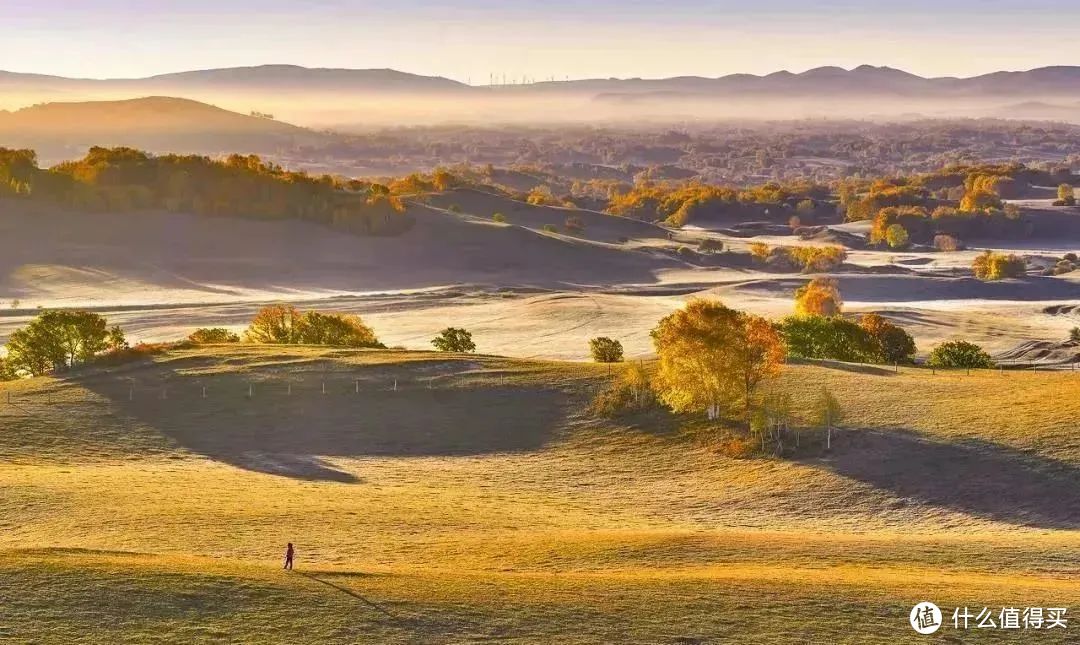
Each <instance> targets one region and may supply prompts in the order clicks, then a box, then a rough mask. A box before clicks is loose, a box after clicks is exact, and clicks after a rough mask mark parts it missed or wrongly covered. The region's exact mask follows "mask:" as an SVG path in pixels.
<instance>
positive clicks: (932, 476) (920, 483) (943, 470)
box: [806, 430, 1080, 529]
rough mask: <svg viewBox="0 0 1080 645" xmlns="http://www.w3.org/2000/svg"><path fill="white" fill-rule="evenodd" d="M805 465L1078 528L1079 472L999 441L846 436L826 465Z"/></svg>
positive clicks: (985, 510) (1040, 523) (983, 512)
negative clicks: (953, 441) (1001, 443)
mask: <svg viewBox="0 0 1080 645" xmlns="http://www.w3.org/2000/svg"><path fill="white" fill-rule="evenodd" d="M806 462H807V463H810V464H812V465H814V466H816V467H821V468H826V469H829V470H832V471H833V472H836V473H837V474H839V475H843V476H844V477H848V478H851V479H854V480H856V481H861V482H864V483H867V484H870V485H872V486H874V487H875V488H879V489H882V490H886V491H889V492H891V493H892V494H894V495H897V496H899V497H903V498H907V499H910V500H914V501H917V502H920V503H924V504H930V505H933V506H939V507H942V508H947V509H950V510H954V511H959V512H962V513H967V514H969V515H973V516H976V517H981V518H985V519H990V520H995V521H999V522H1007V523H1009V524H1016V525H1021V526H1031V527H1038V528H1045V529H1078V528H1080V494H1078V492H1077V491H1080V468H1077V467H1076V466H1073V465H1071V464H1067V463H1065V462H1061V461H1057V460H1054V459H1048V458H1046V457H1040V456H1037V455H1032V454H1029V453H1025V452H1021V451H1019V450H1016V449H1013V448H1009V447H1006V446H1002V445H998V444H994V443H989V442H982V441H970V442H964V443H945V442H940V441H934V440H931V439H928V438H926V437H923V436H921V435H919V434H917V433H914V432H911V431H908V430H891V431H869V430H866V431H847V432H843V433H842V434H841V435H839V436H836V437H835V438H834V442H833V452H832V454H831V455H830V456H829V457H828V458H827V459H824V460H817V459H814V460H806Z"/></svg>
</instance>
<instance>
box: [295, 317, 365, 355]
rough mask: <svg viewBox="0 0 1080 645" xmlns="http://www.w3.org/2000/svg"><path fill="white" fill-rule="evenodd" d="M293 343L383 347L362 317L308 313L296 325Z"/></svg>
mask: <svg viewBox="0 0 1080 645" xmlns="http://www.w3.org/2000/svg"><path fill="white" fill-rule="evenodd" d="M295 338H296V340H295V341H293V342H298V343H303V344H306V345H332V346H335V347H383V344H382V343H380V342H379V339H378V338H376V337H375V332H374V331H373V330H372V329H371V327H368V326H367V325H366V324H365V323H364V321H363V320H361V318H360V316H355V315H352V314H337V313H325V314H324V313H320V312H318V311H306V312H304V313H303V314H302V315H301V316H300V320H299V322H298V323H296V329H295Z"/></svg>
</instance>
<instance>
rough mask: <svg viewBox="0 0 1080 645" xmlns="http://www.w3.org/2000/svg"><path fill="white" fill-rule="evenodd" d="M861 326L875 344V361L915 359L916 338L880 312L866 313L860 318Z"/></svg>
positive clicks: (895, 362) (891, 361)
mask: <svg viewBox="0 0 1080 645" xmlns="http://www.w3.org/2000/svg"><path fill="white" fill-rule="evenodd" d="M859 327H861V328H862V329H863V330H864V331H865V332H866V333H867V335H868V336H869V338H870V341H871V343H872V344H873V348H874V350H873V353H874V357H875V358H876V359H877V360H875V361H874V362H880V363H891V364H897V363H911V362H913V361H914V360H915V339H914V338H912V337H911V334H909V333H907V331H905V330H904V329H903V328H902V327H900V326H899V325H894V324H893V323H891V322H889V321H888V320H886V319H885V318H883V317H882V316H880V315H878V314H865V315H864V316H862V317H861V318H860V319H859Z"/></svg>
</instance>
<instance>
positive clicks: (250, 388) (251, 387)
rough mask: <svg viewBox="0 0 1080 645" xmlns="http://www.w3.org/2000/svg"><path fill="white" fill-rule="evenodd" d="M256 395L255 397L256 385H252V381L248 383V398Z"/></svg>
mask: <svg viewBox="0 0 1080 645" xmlns="http://www.w3.org/2000/svg"><path fill="white" fill-rule="evenodd" d="M254 397H255V386H254V385H252V384H251V383H248V398H249V399H251V398H254Z"/></svg>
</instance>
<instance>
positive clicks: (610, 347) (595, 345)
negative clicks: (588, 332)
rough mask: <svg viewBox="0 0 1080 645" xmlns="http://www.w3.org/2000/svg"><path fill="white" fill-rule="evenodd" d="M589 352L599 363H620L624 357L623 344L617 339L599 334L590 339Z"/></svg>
mask: <svg viewBox="0 0 1080 645" xmlns="http://www.w3.org/2000/svg"><path fill="white" fill-rule="evenodd" d="M589 353H590V354H592V358H593V360H594V361H596V362H597V363H619V362H621V361H622V359H623V346H622V343H620V342H619V341H617V340H614V339H611V338H608V337H606V336H599V337H597V338H593V339H592V340H590V341H589Z"/></svg>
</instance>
